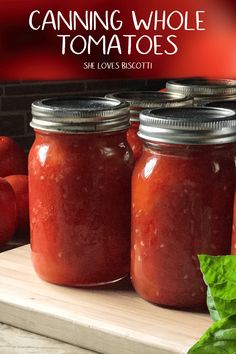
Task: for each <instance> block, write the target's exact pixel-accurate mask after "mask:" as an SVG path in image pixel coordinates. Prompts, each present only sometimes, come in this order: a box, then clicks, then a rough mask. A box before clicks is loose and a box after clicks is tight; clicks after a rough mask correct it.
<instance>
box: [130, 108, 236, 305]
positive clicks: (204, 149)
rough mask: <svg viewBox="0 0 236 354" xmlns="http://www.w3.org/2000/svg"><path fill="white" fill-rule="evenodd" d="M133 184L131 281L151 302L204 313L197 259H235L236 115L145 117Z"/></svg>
mask: <svg viewBox="0 0 236 354" xmlns="http://www.w3.org/2000/svg"><path fill="white" fill-rule="evenodd" d="M140 122H141V123H140V130H139V133H138V134H139V136H140V137H141V138H142V139H143V141H144V149H143V153H142V155H141V157H140V159H139V161H138V162H137V164H136V166H135V168H134V171H133V177H132V200H131V201H132V213H131V215H132V216H131V220H132V222H131V277H132V282H133V285H134V287H135V289H136V291H137V292H138V293H139V294H140V296H141V297H143V298H144V299H146V300H148V301H150V302H153V303H156V304H160V305H165V306H170V307H176V308H178V307H180V308H198V307H202V306H204V305H205V298H206V288H205V285H204V282H203V278H202V275H201V272H200V269H199V261H198V257H197V256H198V254H203V253H204V254H210V255H224V254H229V253H230V244H231V228H232V213H233V199H234V189H235V166H234V158H233V150H234V148H235V141H236V119H235V113H234V112H233V111H231V110H223V109H215V108H174V109H160V110H148V111H144V112H142V113H141V115H140Z"/></svg>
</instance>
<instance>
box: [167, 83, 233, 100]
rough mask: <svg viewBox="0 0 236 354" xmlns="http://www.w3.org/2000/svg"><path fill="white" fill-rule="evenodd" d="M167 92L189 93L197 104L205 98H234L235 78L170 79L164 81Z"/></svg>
mask: <svg viewBox="0 0 236 354" xmlns="http://www.w3.org/2000/svg"><path fill="white" fill-rule="evenodd" d="M166 90H167V92H172V93H181V94H184V95H190V96H192V97H193V99H194V104H196V105H199V103H201V102H202V101H205V100H211V101H213V100H219V99H221V98H222V99H227V98H230V97H232V96H234V97H235V98H236V80H229V79H215V80H213V79H205V78H186V79H177V80H170V81H167V83H166Z"/></svg>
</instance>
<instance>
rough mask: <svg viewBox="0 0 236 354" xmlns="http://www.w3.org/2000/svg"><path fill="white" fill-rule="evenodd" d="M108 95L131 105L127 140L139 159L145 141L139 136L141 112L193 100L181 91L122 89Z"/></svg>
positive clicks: (135, 157)
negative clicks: (180, 92)
mask: <svg viewBox="0 0 236 354" xmlns="http://www.w3.org/2000/svg"><path fill="white" fill-rule="evenodd" d="M106 97H111V98H117V99H120V100H125V101H126V102H128V103H129V105H130V128H129V130H128V132H127V140H128V143H129V145H130V147H131V149H132V151H133V154H134V159H135V161H137V160H138V159H139V157H140V156H141V154H142V150H143V143H142V140H141V139H140V138H139V136H138V134H137V133H138V129H139V113H140V112H141V111H142V110H144V109H148V108H168V107H182V106H192V104H193V100H192V98H190V97H189V96H185V95H183V94H179V93H170V92H168V93H167V92H162V91H121V92H115V93H112V94H109V95H107V96H106Z"/></svg>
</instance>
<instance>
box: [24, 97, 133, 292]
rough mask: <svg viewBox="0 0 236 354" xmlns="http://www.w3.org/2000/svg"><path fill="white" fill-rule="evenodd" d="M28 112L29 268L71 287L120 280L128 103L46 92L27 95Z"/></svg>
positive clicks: (124, 251) (125, 262)
mask: <svg viewBox="0 0 236 354" xmlns="http://www.w3.org/2000/svg"><path fill="white" fill-rule="evenodd" d="M32 115H33V119H32V122H31V126H32V127H33V128H34V130H35V134H36V139H35V142H34V144H33V146H32V148H31V151H30V155H29V200H30V229H31V235H30V237H31V254H32V261H33V265H34V268H35V270H36V272H37V273H38V275H39V276H40V277H41V278H42V279H44V280H46V281H48V282H52V283H56V284H63V285H70V286H89V285H98V284H104V283H110V282H113V281H116V280H119V279H120V278H122V277H124V276H126V275H127V274H128V273H129V268H130V256H129V254H130V194H131V191H130V189H131V186H130V184H131V171H132V168H133V157H132V151H131V150H130V147H129V145H128V142H127V138H126V132H127V129H128V127H129V107H128V104H127V103H125V102H121V101H119V100H114V99H106V98H93V97H76V98H64V99H63V98H49V99H43V100H41V101H36V102H34V103H33V104H32Z"/></svg>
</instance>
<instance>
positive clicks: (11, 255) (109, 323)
mask: <svg viewBox="0 0 236 354" xmlns="http://www.w3.org/2000/svg"><path fill="white" fill-rule="evenodd" d="M0 322H3V323H7V324H10V325H13V326H16V327H20V328H23V329H26V330H28V331H31V332H35V333H39V334H42V335H45V336H48V337H51V338H56V339H59V340H62V341H65V342H68V343H71V344H74V345H77V346H80V347H83V348H87V349H90V350H94V351H97V352H100V353H105V354H174V353H175V354H176V353H178V354H180V353H186V352H187V350H188V349H189V348H190V347H191V346H192V345H193V344H194V343H195V342H196V340H197V339H198V338H199V337H200V336H201V335H202V333H203V332H204V331H205V330H206V329H207V328H208V327H209V325H210V324H211V320H210V318H209V316H208V315H207V314H200V313H191V312H182V311H175V310H169V309H164V308H161V307H158V306H155V305H152V304H150V303H148V302H146V301H144V300H142V299H141V298H139V297H138V296H137V295H136V293H135V292H134V291H133V289H132V287H131V285H130V283H129V281H128V280H126V281H123V282H120V283H117V284H115V285H113V286H106V287H100V288H99V289H97V288H96V289H95V288H94V289H88V290H84V289H75V288H66V287H62V286H57V285H52V284H48V283H46V282H44V281H42V280H40V279H39V278H38V277H37V275H36V274H35V272H34V270H33V268H32V265H31V260H30V248H29V246H23V247H19V248H17V249H14V250H11V251H6V252H3V253H1V254H0Z"/></svg>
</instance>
